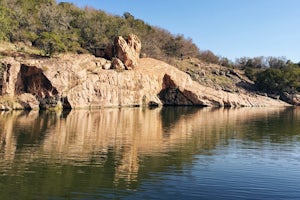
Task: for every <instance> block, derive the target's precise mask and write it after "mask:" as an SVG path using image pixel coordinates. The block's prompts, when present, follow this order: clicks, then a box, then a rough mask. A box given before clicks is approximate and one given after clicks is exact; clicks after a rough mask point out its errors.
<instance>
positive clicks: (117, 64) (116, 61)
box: [111, 58, 125, 70]
mask: <svg viewBox="0 0 300 200" xmlns="http://www.w3.org/2000/svg"><path fill="white" fill-rule="evenodd" d="M111 66H112V69H116V70H124V69H125V66H124V64H123V63H122V61H121V60H120V59H119V58H113V59H112V61H111Z"/></svg>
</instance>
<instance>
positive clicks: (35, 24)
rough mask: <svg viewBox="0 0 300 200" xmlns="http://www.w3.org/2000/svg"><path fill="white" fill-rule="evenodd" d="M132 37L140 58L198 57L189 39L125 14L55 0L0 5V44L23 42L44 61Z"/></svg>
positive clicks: (8, 0) (12, 1)
mask: <svg viewBox="0 0 300 200" xmlns="http://www.w3.org/2000/svg"><path fill="white" fill-rule="evenodd" d="M129 33H135V34H136V35H138V36H139V37H140V39H141V41H142V44H143V49H142V53H144V54H146V55H147V56H149V57H154V58H158V59H162V60H165V61H167V60H168V59H169V58H172V57H179V56H190V57H197V56H199V54H200V53H199V49H198V47H197V46H196V45H195V44H194V43H193V42H192V40H191V39H186V38H184V37H183V36H182V35H172V34H171V33H169V32H168V31H166V30H164V29H161V28H157V27H153V26H150V25H148V24H147V23H145V22H144V21H142V20H139V19H135V18H134V16H132V15H131V14H130V13H128V12H125V13H124V15H123V16H114V15H109V14H107V13H105V12H104V11H101V10H96V9H94V8H89V7H86V8H84V9H80V8H78V7H76V6H75V5H73V4H71V3H65V2H62V3H59V4H57V3H56V1H55V0H0V40H1V41H8V42H13V43H14V42H24V43H25V44H30V45H33V46H34V47H37V48H39V49H40V50H42V51H43V54H44V55H46V56H52V55H53V54H55V53H60V52H77V53H82V52H90V53H94V50H95V48H98V47H101V48H103V47H106V46H107V45H109V43H111V42H112V41H113V39H114V37H116V36H118V35H123V36H125V35H128V34H129Z"/></svg>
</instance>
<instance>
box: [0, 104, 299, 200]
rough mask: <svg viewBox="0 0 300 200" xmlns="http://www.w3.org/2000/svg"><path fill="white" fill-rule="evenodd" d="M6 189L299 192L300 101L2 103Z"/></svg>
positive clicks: (230, 194) (137, 194)
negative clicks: (34, 107) (288, 104)
mask: <svg viewBox="0 0 300 200" xmlns="http://www.w3.org/2000/svg"><path fill="white" fill-rule="evenodd" d="M0 199H1V200H13V199H17V200H26V199H30V200H31V199H47V200H60V199H76V200H79V199H87V200H93V199H272V200H273V199H300V109H294V108H289V109H283V108H273V109H269V108H241V109H209V108H202V109H201V108H191V107H179V108H173V107H168V108H158V109H154V110H149V109H142V108H122V109H103V110H93V111H89V110H75V111H71V112H63V113H52V112H41V113H39V112H35V111H32V112H3V113H1V114H0Z"/></svg>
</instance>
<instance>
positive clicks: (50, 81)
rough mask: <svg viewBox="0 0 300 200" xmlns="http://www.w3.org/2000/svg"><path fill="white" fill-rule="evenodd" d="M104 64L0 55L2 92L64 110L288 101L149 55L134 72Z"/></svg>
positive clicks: (25, 103) (26, 103)
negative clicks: (213, 80) (212, 81)
mask: <svg viewBox="0 0 300 200" xmlns="http://www.w3.org/2000/svg"><path fill="white" fill-rule="evenodd" d="M109 62H110V61H108V60H105V59H103V58H96V57H94V56H92V55H70V54H69V55H63V56H61V57H59V58H51V59H21V60H17V59H13V58H4V59H2V60H1V63H2V65H3V66H4V67H5V70H4V72H3V79H2V80H3V83H2V95H3V97H5V98H7V97H12V98H15V99H17V102H19V103H20V106H19V107H25V108H37V107H39V106H41V105H44V104H45V105H47V104H55V105H56V104H57V103H59V104H60V103H61V104H62V106H63V107H64V108H99V107H114V106H142V105H146V106H148V105H151V106H153V105H195V106H216V107H220V106H231V107H236V106H286V105H288V104H286V103H284V102H282V101H279V100H275V99H271V98H268V97H265V96H260V95H257V94H251V93H249V94H243V93H231V92H226V91H222V90H215V89H213V88H210V87H207V86H203V85H200V84H199V83H197V82H195V81H193V80H192V79H191V78H190V76H189V75H188V74H186V73H184V72H182V71H180V70H178V69H177V68H175V67H173V66H170V65H168V64H166V63H164V62H161V61H158V60H154V59H151V58H142V59H140V60H139V62H138V65H137V67H136V68H135V69H134V70H124V71H117V70H105V69H103V68H104V66H105V65H107V64H108V63H109ZM2 104H3V102H2ZM9 106H10V105H5V104H4V105H2V108H3V109H9Z"/></svg>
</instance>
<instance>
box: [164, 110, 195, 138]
mask: <svg viewBox="0 0 300 200" xmlns="http://www.w3.org/2000/svg"><path fill="white" fill-rule="evenodd" d="M199 109H201V108H199V107H192V106H183V107H178V106H177V107H173V106H171V107H163V108H162V109H161V112H160V114H161V118H162V126H163V130H164V137H169V136H170V135H169V134H170V132H169V131H170V129H171V128H172V127H173V126H174V125H175V124H176V123H177V122H178V120H180V118H181V117H183V116H186V115H192V114H194V113H196V112H197V111H199Z"/></svg>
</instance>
